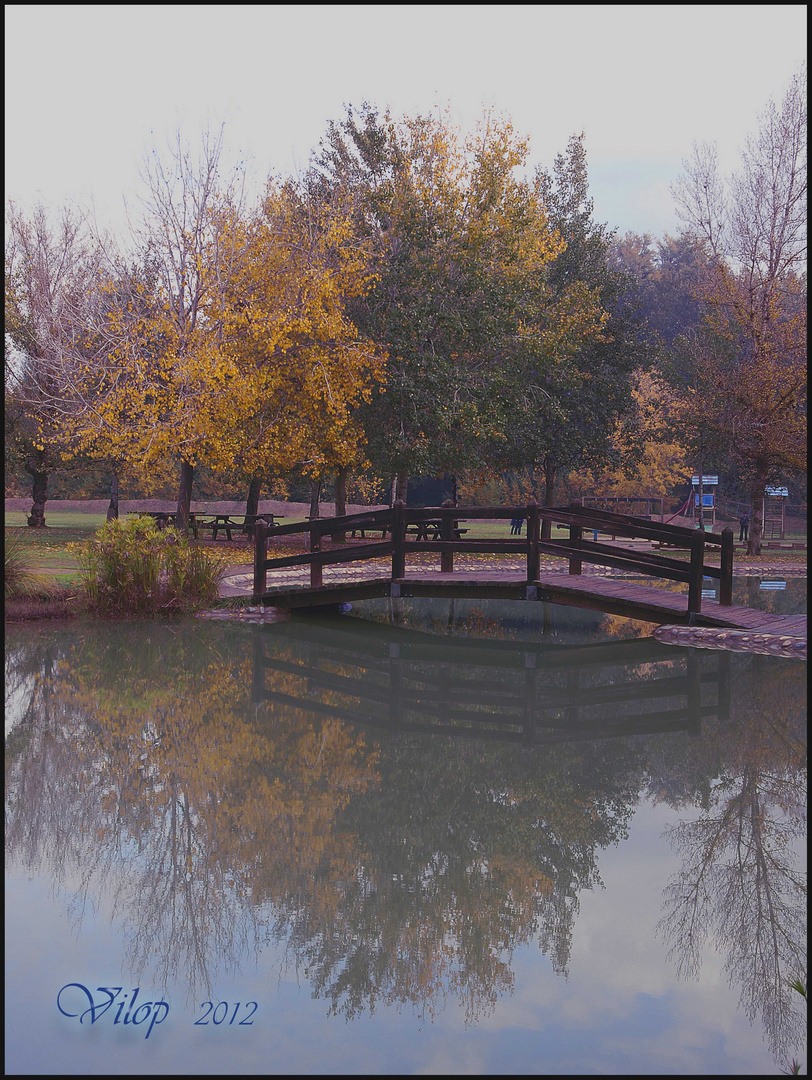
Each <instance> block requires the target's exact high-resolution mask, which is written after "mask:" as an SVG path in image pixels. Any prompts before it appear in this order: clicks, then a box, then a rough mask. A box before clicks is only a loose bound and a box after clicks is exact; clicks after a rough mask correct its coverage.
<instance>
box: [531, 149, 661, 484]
mask: <svg viewBox="0 0 812 1080" xmlns="http://www.w3.org/2000/svg"><path fill="white" fill-rule="evenodd" d="M536 192H537V195H538V197H539V198H540V199H541V201H542V203H543V205H544V207H545V209H546V212H547V214H548V220H549V223H550V225H551V227H552V228H554V229H555V230H556V232H557V233H558V234H559V235H560V236H561V238H562V240H563V241H564V243H565V245H566V246H565V247H564V248H563V250H561V251H560V252H559V253H558V255H557V256H556V258H555V260H554V261H553V263H552V264H551V266H550V270H549V284H550V289H551V291H552V295H553V298H554V299H555V300H556V301H558V303H559V304H564V305H566V304H569V305H572V304H577V303H578V302H579V299H580V301H581V302H582V303H583V302H585V301H586V299H587V298H590V299H591V300H592V303H593V304H596V305H597V306H598V308H599V309H600V310H601V311H602V312H604V313H605V322H604V325H603V326H602V327H601V333H599V334H594V335H592V336H586V337H585V338H584V339H583V340H582V341H580V342H578V341H575V342H572V343H571V344H570V348H569V349H568V350H565V353H566V355H567V360H568V362H567V363H566V364H557V365H553V366H552V367H551V368H550V369H549V370H547V371H545V372H542V373H540V375H541V378H540V380H539V393H538V394H537V396H536V397H535V398H534V399H533V400H532V401H530V402H529V403H528V405H529V406H530V407H529V408H525V410H524V414H525V415H524V417H523V418H521V420H520V421H519V422H517V423H516V425H515V426H514V427H513V429H512V430H514V431H515V432H516V438H515V440H514V444H513V446H512V447H511V455H512V457H513V460H514V462H515V463H516V464H524V465H528V464H532V465H534V466H540V467H541V468H542V469H543V472H544V488H545V503H546V504H547V505H552V504H553V503H554V493H555V485H556V482H557V480H558V478H559V477H560V476H561V475H562V474H564V473H565V472H567V471H568V470H571V469H574V468H579V467H595V466H600V465H605V464H609V463H611V462H612V461H613V460H614V452H613V448H612V443H611V439H610V436H611V434H612V432H613V431H614V429H615V426H616V424H617V421H618V420H619V418H621V417H623V416H626V415H628V414H629V413H630V412H631V411H632V410H633V398H632V393H631V389H632V385H633V383H632V377H633V373H634V372H635V371H636V370H637V369H639V368H641V367H644V366H646V364H647V363H648V359H649V355H648V352H647V350H646V348H645V341H644V337H643V335H642V331H641V326H640V321H639V318H638V314H637V311H636V310H635V308H634V306H633V304H632V300H633V288H632V282H631V280H630V276H629V274H628V273H627V272H626V271H624V270H623V269H622V268H620V267H618V266H617V265H616V264H613V261H612V258H611V245H612V241H613V238H614V237H613V233H612V232H610V231H609V230H608V229H607V227H606V226H605V225H601V224H599V223H597V222H596V221H595V220H594V218H593V211H594V208H593V203H592V200H591V199H590V198H589V181H588V174H587V159H586V149H585V146H584V137H583V135H577V136H573V137H572V138H571V139H570V141H569V144H568V147H567V151H566V153H565V154H559V155H558V157H557V158H556V160H555V164H554V167H553V170H552V172H550V171H547V170H544V169H539V170H538V171H537V174H536ZM627 428H629V425H627ZM629 429H630V428H629ZM626 446H627V447H628V448H629V449H633V442H632V441H631V439H627V442H626Z"/></svg>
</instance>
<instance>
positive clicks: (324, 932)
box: [261, 736, 636, 1020]
mask: <svg viewBox="0 0 812 1080" xmlns="http://www.w3.org/2000/svg"><path fill="white" fill-rule="evenodd" d="M605 752H606V751H605V750H604V754H605ZM613 764H614V765H615V768H614V769H612V767H611V766H610V767H609V768H608V769H607V768H606V767H605V765H606V763H605V760H600V759H599V758H597V757H596V758H594V759H593V756H592V754H591V753H590V751H589V749H588V748H580V749H579V750H578V751H577V752H573V751H572V750H571V748H569V747H558V748H556V750H555V751H554V752H553V753H549V754H546V755H545V756H544V757H542V756H541V755H538V754H536V753H535V752H533V753H529V754H528V753H526V752H523V751H521V750H516V749H514V748H512V747H510V748H501V749H500V748H496V747H488V748H487V749H483V748H482V747H481V746H477V745H471V744H467V743H460V742H458V741H457V742H451V741H446V740H441V739H432V740H430V741H428V742H427V741H426V740H420V739H417V738H414V737H408V736H406V737H403V738H400V739H399V740H398V741H397V743H396V744H395V745H394V746H390V747H388V748H387V750H386V751H385V752H384V751H383V750H382V751H381V754H380V757H379V764H378V771H379V780H378V783H377V784H376V785H375V786H374V787H369V788H367V789H366V790H365V791H362V792H359V793H358V794H357V795H356V796H355V798H354V799H353V800H352V801H351V802H350V803H349V805H348V806H347V808H346V809H345V811H344V812H343V813H342V814H341V815H340V817H339V819H338V827H339V830H340V831H341V832H342V833H343V832H347V833H349V834H351V835H353V836H355V837H356V838H357V844H358V849H359V854H360V855H361V858H360V859H359V862H358V863H357V864H356V866H355V867H354V872H353V874H352V876H350V877H348V878H346V879H344V880H334V881H333V882H332V883H331V886H330V890H331V896H330V902H329V904H327V905H313V904H310V903H308V904H300V903H298V896H297V894H296V893H294V894H293V895H292V896H291V895H290V894H289V893H288V892H287V881H286V880H285V876H284V875H282V876H281V877H280V875H278V874H276V873H274V874H267V875H265V878H264V882H263V889H262V893H261V895H262V897H263V898H268V899H271V900H272V901H273V903H274V906H275V908H276V910H277V912H278V920H277V924H276V933H277V934H278V936H279V937H280V938H282V939H286V940H288V941H289V942H290V945H291V947H292V949H293V950H294V953H295V955H296V958H297V961H298V962H300V963H301V964H303V965H304V967H305V970H306V972H307V975H308V978H309V979H310V980H311V983H312V984H313V987H314V992H315V993H317V994H319V995H324V996H326V997H328V998H329V999H330V1001H331V1009H332V1011H333V1012H335V1013H341V1014H343V1015H346V1016H353V1015H355V1014H357V1013H358V1012H360V1011H361V1010H363V1009H364V1008H365V1007H369V1008H370V1009H374V1008H375V1006H376V1004H377V1003H378V1002H383V1003H385V1004H387V1005H390V1004H393V1003H403V1002H407V1001H411V1002H413V1003H415V1004H416V1005H417V1006H418V1008H419V1009H420V1011H421V1012H423V1013H424V1014H427V1015H433V1014H434V1012H435V1008H436V1005H437V1003H438V1002H439V1001H440V1000H442V999H443V998H444V997H445V996H446V994H450V995H451V996H452V997H455V998H457V999H458V1000H459V1001H460V1003H461V1004H462V1005H463V1006H464V1008H465V1012H466V1017H467V1019H469V1020H473V1019H476V1018H477V1017H478V1016H480V1015H482V1014H483V1013H485V1012H487V1011H489V1009H490V1008H492V1007H493V1005H494V1004H495V1002H496V1000H497V998H498V996H499V995H500V994H502V993H504V992H506V991H508V990H510V988H511V987H512V984H513V975H512V971H511V963H510V961H511V955H512V953H513V951H514V949H515V948H516V947H517V946H518V945H520V944H523V943H526V942H528V941H530V940H531V939H533V938H534V937H537V938H538V940H539V944H540V947H541V948H542V950H543V951H544V952H545V953H546V954H547V955H549V956H550V959H551V960H552V963H553V966H554V969H555V970H556V971H558V972H565V970H566V965H567V961H568V957H569V951H570V943H571V935H572V928H573V923H574V919H575V915H576V913H577V909H578V899H577V897H578V892H579V891H580V890H581V889H584V888H592V887H595V886H596V885H599V884H600V879H599V876H598V872H597V867H596V864H595V854H596V851H597V849H598V848H599V847H601V846H605V845H606V844H608V843H611V842H615V841H617V840H619V839H620V838H621V837H622V836H623V835H625V827H626V822H627V820H628V817H629V816H630V812H631V811H630V807H629V803H630V802H631V801H632V796H631V789H632V788H633V787H634V786H635V785H634V781H632V780H631V779H630V777H631V776H632V775H633V774H634V772H635V771H636V770H634V769H631V768H630V767H629V763H628V762H627V761H625V760H624V750H623V749H621V748H618V750H617V752H616V754H615V758H614V761H613ZM325 915H327V916H328V917H327V918H325Z"/></svg>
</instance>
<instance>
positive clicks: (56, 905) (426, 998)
mask: <svg viewBox="0 0 812 1080" xmlns="http://www.w3.org/2000/svg"><path fill="white" fill-rule="evenodd" d="M805 586H806V582H805V580H804V581H790V582H788V583H787V589H786V590H766V591H764V593H763V596H762V603H763V605H764V606H766V607H769V608H771V609H773V610H779V609H780V610H789V609H794V610H796V611H797V610H805ZM738 587H739V588H741V589H747V588H749V590H750V593H749V594H748V601H752V599H753V598H754V597H755V598H758V593H759V590H758V582H757V581H756V583H755V586H754V585H753V584H752V583H744V582H742V583H739V584H738ZM779 593H780V595H779ZM741 599H744V597H743V596H742V598H741ZM359 616H363V618H361V617H359ZM650 631H651V627H646V626H644V625H643V624H640V623H631V622H628V621H624V620H621V619H615V618H611V617H607V616H599V615H596V614H594V613H587V612H580V611H575V610H567V609H565V608H561V607H551V606H547V605H542V604H534V605H530V604H522V603H513V604H510V603H500V604H495V603H488V602H473V601H470V602H460V601H457V602H456V605H449V603H448V602H439V601H437V602H435V601H422V602H410V603H408V605H407V604H404V605H403V606H400V605H399V604H398V603H397V602H395V604H394V606H393V604H392V603H391V602H386V601H380V602H369V603H365V604H362V605H357V606H356V607H355V608H353V610H352V611H351V612H350V613H348V614H345V615H333V616H329V617H328V616H324V617H318V618H316V617H302V618H297V619H293V620H290V621H287V622H279V623H272V624H269V625H266V626H263V627H258V626H250V625H241V624H235V623H226V622H222V623H216V622H203V621H199V620H196V621H190V622H187V623H182V624H175V625H158V624H155V623H147V622H141V623H129V624H125V623H110V622H106V623H103V624H102V623H98V624H90V625H86V624H82V625H81V626H78V625H73V624H70V625H64V626H57V625H54V626H51V627H47V628H41V627H33V626H28V627H20V628H11V629H8V630H7V641H6V712H7V735H6V786H7V802H6V850H7V854H6V897H7V899H6V926H7V933H6V978H7V987H6V1070H7V1071H9V1072H14V1073H27V1074H31V1073H46V1074H54V1073H61V1074H68V1073H77V1074H78V1073H88V1074H103V1073H153V1074H157V1073H182V1074H186V1073H204V1074H206V1073H211V1074H213V1073H230V1074H238V1073H248V1074H256V1073H320V1072H322V1073H349V1072H360V1073H416V1072H428V1073H438V1072H453V1073H463V1072H471V1073H565V1074H573V1073H609V1074H620V1073H627V1074H629V1073H632V1074H633V1073H640V1074H643V1073H655V1074H667V1073H694V1074H700V1073H711V1074H733V1073H739V1074H765V1073H766V1074H773V1075H779V1070H780V1067H781V1066H782V1064H785V1063H786V1062H787V1061H788V1060H789V1059H791V1058H792V1057H798V1058H800V1060H801V1061H802V1062H804V1064H805V1061H806V1057H805V1053H806V1051H805V1028H806V1014H805V1011H804V1010H805V1007H804V1005H803V1003H802V1002H801V999H800V998H799V997H798V996H797V995H793V992H792V991H791V990H790V989H789V988H788V987H787V984H786V980H788V979H793V978H796V977H798V976H799V975H800V976H801V977H802V978H803V979H804V981H805V978H806V976H805V971H806V951H805V935H806V892H805V879H806V877H805V850H806V848H805V823H806V813H805V807H806V712H805V678H806V667H805V665H804V664H803V663H801V662H798V661H792V660H783V659H774V658H772V657H766V656H758V655H745V654H730V653H726V652H717V651H709V650H697V649H682V648H677V647H673V646H667V645H661V644H659V643H657V642H656V641H654V640H653V639H652V638H651V637H650ZM71 984H73V985H71ZM103 988H104V989H103ZM136 989H137V994H136ZM111 1000H112V1004H110V1005H109V1008H107V1009H106V1010H105V1009H103V1005H104V1004H105V1003H109V1002H110V1001H111ZM91 1006H92V1007H93V1009H95V1012H94V1011H93V1009H91ZM94 1016H95V1017H96V1019H95V1022H93V1023H91V1020H92V1019H93V1017H94ZM82 1017H83V1018H84V1022H83V1023H80V1022H79V1021H80V1018H82Z"/></svg>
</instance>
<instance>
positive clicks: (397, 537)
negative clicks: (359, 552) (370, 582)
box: [392, 499, 406, 581]
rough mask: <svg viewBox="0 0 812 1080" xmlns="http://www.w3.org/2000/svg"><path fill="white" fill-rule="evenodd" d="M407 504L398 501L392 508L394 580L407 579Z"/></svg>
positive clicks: (401, 500)
mask: <svg viewBox="0 0 812 1080" xmlns="http://www.w3.org/2000/svg"><path fill="white" fill-rule="evenodd" d="M405 544H406V504H405V503H404V502H403V499H397V500H396V502H395V505H394V506H393V507H392V580H393V581H397V580H398V579H399V578H402V577H406V549H405V546H404V545H405Z"/></svg>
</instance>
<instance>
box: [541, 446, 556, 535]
mask: <svg viewBox="0 0 812 1080" xmlns="http://www.w3.org/2000/svg"><path fill="white" fill-rule="evenodd" d="M556 472H557V469H556V466H555V462H554V461H553V459H552V457H551V456H550V455H549V454H547V455H546V457H545V458H544V505H545V506H552V505H553V490H554V488H555V475H556ZM551 535H552V522H551V521H550V519H549V518H548V517H543V518H542V519H541V539H542V540H549V539H550V536H551Z"/></svg>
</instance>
